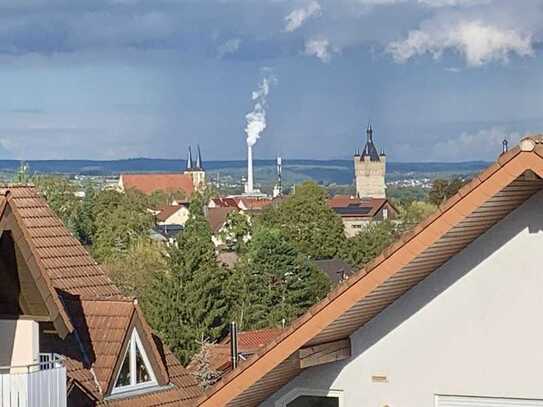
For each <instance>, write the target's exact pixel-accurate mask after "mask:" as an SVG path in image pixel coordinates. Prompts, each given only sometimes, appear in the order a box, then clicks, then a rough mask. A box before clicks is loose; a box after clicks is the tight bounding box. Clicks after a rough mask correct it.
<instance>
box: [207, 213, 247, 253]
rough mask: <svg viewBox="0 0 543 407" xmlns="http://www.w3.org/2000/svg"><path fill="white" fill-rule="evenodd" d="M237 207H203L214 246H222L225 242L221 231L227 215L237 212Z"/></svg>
mask: <svg viewBox="0 0 543 407" xmlns="http://www.w3.org/2000/svg"><path fill="white" fill-rule="evenodd" d="M238 211H239V210H238V208H233V207H231V206H227V207H216V208H205V215H206V219H207V222H208V223H209V228H210V229H211V234H212V237H211V239H212V240H213V244H215V246H217V247H218V246H223V245H224V244H225V242H224V241H223V239H222V237H221V232H222V231H223V230H224V226H225V225H226V221H227V220H228V215H229V214H230V213H232V212H238Z"/></svg>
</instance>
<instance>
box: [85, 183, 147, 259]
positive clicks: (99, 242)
mask: <svg viewBox="0 0 543 407" xmlns="http://www.w3.org/2000/svg"><path fill="white" fill-rule="evenodd" d="M148 207H149V206H148V201H147V199H146V197H145V196H144V195H143V194H140V193H137V192H135V191H128V192H127V193H120V192H117V191H112V190H105V191H100V192H98V193H97V194H95V198H94V202H93V205H92V209H91V211H90V218H91V219H90V222H91V224H92V225H93V226H92V231H91V233H92V241H93V254H94V255H95V257H96V258H97V259H98V260H99V261H103V262H105V261H107V260H108V259H111V258H114V257H116V256H122V255H124V254H126V252H127V250H128V248H129V246H130V244H131V243H133V242H136V241H137V240H139V239H140V238H142V237H146V236H148V234H149V229H150V228H151V227H152V226H153V223H154V219H153V216H152V214H151V213H150V212H149V210H148V209H147V208H148Z"/></svg>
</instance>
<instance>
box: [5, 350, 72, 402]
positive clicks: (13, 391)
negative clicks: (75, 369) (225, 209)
mask: <svg viewBox="0 0 543 407" xmlns="http://www.w3.org/2000/svg"><path fill="white" fill-rule="evenodd" d="M39 356H40V361H39V362H38V363H34V364H30V365H24V366H0V407H66V367H65V366H64V360H63V359H62V358H61V357H60V356H58V355H55V354H50V353H41V354H40V355H39Z"/></svg>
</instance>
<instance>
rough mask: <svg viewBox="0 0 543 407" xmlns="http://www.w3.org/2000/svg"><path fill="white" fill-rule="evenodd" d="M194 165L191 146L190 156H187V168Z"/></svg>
mask: <svg viewBox="0 0 543 407" xmlns="http://www.w3.org/2000/svg"><path fill="white" fill-rule="evenodd" d="M192 167H193V162H192V150H191V149H190V146H189V156H188V158H187V170H192Z"/></svg>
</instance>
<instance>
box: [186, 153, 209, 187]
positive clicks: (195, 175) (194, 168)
mask: <svg viewBox="0 0 543 407" xmlns="http://www.w3.org/2000/svg"><path fill="white" fill-rule="evenodd" d="M185 174H189V175H190V176H191V177H192V184H193V185H194V189H195V190H197V191H199V190H201V189H202V188H203V187H204V186H205V182H206V173H205V170H204V163H203V162H202V153H201V152H200V146H198V152H197V156H196V162H194V160H193V159H192V150H191V148H190V146H189V156H188V158H187V169H186V170H185Z"/></svg>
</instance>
